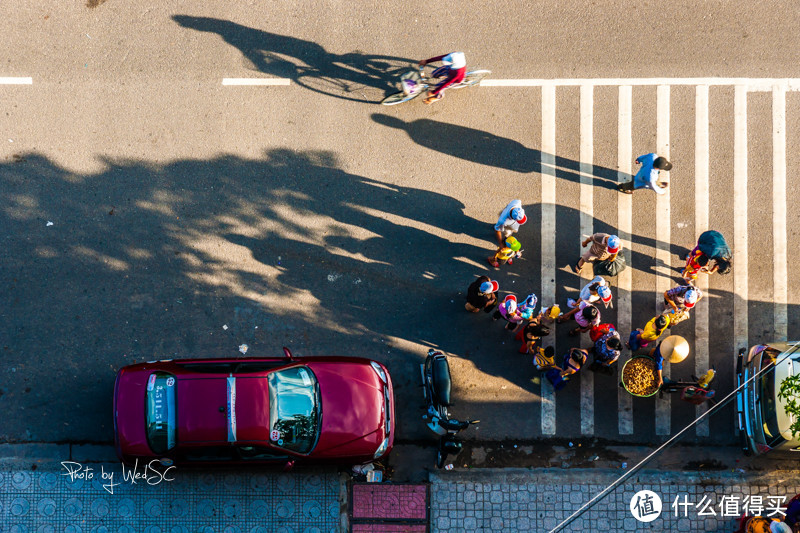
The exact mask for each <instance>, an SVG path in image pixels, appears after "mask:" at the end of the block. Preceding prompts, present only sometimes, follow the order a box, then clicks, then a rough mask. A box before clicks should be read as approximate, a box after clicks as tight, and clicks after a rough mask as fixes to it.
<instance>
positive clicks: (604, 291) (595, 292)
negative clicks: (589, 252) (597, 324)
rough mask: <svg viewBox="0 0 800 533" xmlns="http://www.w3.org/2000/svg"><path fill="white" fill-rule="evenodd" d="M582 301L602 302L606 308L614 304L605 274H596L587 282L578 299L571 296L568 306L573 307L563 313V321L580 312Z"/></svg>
mask: <svg viewBox="0 0 800 533" xmlns="http://www.w3.org/2000/svg"><path fill="white" fill-rule="evenodd" d="M581 302H587V303H590V304H593V303H597V302H602V303H603V305H604V306H605V307H606V308H608V306H609V305H612V304H611V289H609V288H608V283H607V282H606V280H605V279H604V278H603V276H595V277H594V279H592V281H590V282H589V283H587V284H586V285H585V286H584V287H583V289H581V292H580V295H579V296H578V300H577V301H575V300H573V299H571V298H570V299H568V300H567V306H568V307H571V308H572V309H570V310H569V311H567V312H566V313H564V314H563V315H561V317H562V318H563V320H561V322H566V321H567V320H569V319H570V318H572V315H574V314H575V313H577V312H578V306H579V305H580V303H581Z"/></svg>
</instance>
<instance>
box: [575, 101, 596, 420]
mask: <svg viewBox="0 0 800 533" xmlns="http://www.w3.org/2000/svg"><path fill="white" fill-rule="evenodd" d="M580 106H581V149H580V179H581V185H580V205H581V214H580V231H581V235H591V234H592V233H594V220H593V219H594V194H593V183H592V182H593V181H594V180H593V177H592V175H593V173H594V168H593V167H594V165H593V162H594V135H593V131H592V128H593V126H594V109H593V107H594V87H592V86H591V85H581V100H580ZM582 239H583V237H581V240H582ZM577 244H578V248H579V255H580V243H577ZM586 270H587V271H588V269H586ZM579 288H580V287H579ZM581 346H582V347H583V348H588V347H589V339H587V338H586V336H585V335H581ZM581 434H583V435H594V372H581Z"/></svg>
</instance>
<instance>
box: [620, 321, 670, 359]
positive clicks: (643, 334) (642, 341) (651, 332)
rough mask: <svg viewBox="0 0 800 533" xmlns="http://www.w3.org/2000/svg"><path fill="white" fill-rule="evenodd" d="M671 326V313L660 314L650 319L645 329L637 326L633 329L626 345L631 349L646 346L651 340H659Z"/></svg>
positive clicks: (634, 349)
mask: <svg viewBox="0 0 800 533" xmlns="http://www.w3.org/2000/svg"><path fill="white" fill-rule="evenodd" d="M668 327H669V315H658V316H657V317H654V318H653V319H651V320H650V322H648V323H647V325H645V327H644V329H641V328H637V329H635V330H633V331H631V335H630V337H629V338H628V342H627V343H625V346H627V347H628V348H630V350H631V351H634V352H635V351H636V350H638V349H639V348H644V347H645V346H647V345H648V344H649V343H650V342H652V341H654V340H657V339H658V338H659V337H660V336H661V334H662V333H664V331H666V329H667V328H668Z"/></svg>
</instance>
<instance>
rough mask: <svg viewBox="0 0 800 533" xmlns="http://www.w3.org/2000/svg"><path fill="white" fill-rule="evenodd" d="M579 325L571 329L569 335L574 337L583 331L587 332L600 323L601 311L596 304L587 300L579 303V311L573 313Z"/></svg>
mask: <svg viewBox="0 0 800 533" xmlns="http://www.w3.org/2000/svg"><path fill="white" fill-rule="evenodd" d="M573 316H574V317H575V322H577V323H578V327H576V328H575V329H573V330H570V332H569V333H568V335H569V336H570V337H574V336H576V335H580V334H581V333H586V332H587V331H589V330H590V329H592V328H593V327H594V326H597V325H598V324H600V311H599V310H598V309H597V307H595V306H594V305H592V304H590V303H586V302H581V303H580V304H578V312H577V313H575V314H574V315H573Z"/></svg>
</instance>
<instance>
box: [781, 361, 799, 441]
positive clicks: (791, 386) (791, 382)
mask: <svg viewBox="0 0 800 533" xmlns="http://www.w3.org/2000/svg"><path fill="white" fill-rule="evenodd" d="M778 398H780V399H782V400H786V407H785V410H786V414H787V415H789V416H791V417H793V418H794V422H792V425H791V426H789V430H790V431H791V432H792V436H793V437H794V438H800V374H795V375H793V376H789V377H788V378H786V379H784V380H783V381H782V382H781V388H780V390H779V391H778Z"/></svg>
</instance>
